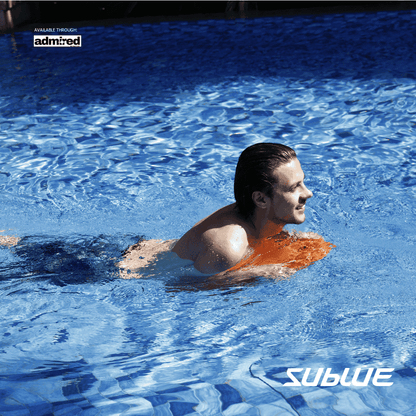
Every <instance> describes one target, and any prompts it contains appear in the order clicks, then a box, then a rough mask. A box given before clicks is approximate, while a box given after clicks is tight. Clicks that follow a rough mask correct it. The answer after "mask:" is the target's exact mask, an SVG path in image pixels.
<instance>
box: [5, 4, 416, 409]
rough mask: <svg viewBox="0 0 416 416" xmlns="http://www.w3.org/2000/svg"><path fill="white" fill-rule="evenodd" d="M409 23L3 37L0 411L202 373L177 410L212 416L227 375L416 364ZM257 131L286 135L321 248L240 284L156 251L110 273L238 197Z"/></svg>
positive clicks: (122, 404)
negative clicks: (131, 249)
mask: <svg viewBox="0 0 416 416" xmlns="http://www.w3.org/2000/svg"><path fill="white" fill-rule="evenodd" d="M415 19H416V14H415V13H414V12H400V13H393V12H392V13H370V14H362V15H359V14H357V15H354V14H350V15H334V16H301V17H285V18H267V19H254V20H244V21H219V22H215V21H207V22H194V23H191V22H176V23H169V24H161V25H133V26H115V27H112V28H108V27H107V28H92V27H89V28H82V29H79V31H80V33H81V34H82V36H83V46H82V48H80V49H75V48H73V49H70V50H67V49H65V50H63V49H59V48H51V49H47V48H32V46H31V45H32V41H33V34H32V33H29V32H24V33H16V34H14V35H6V36H4V37H3V38H1V39H0V55H1V56H2V57H3V59H2V61H1V62H0V71H1V72H2V73H3V74H5V75H4V76H3V78H2V80H1V83H2V85H1V89H0V141H1V147H0V186H1V191H2V192H1V194H0V202H1V206H2V215H1V218H0V227H1V229H2V230H5V231H4V233H3V234H4V235H14V236H18V237H19V238H21V242H20V244H19V245H17V246H16V247H14V248H8V247H4V248H2V249H1V250H0V256H1V260H2V270H1V277H0V290H1V292H0V293H1V294H0V310H1V311H2V318H3V326H2V328H3V331H0V354H1V361H2V364H1V377H0V389H3V390H4V391H5V392H6V393H5V395H4V397H5V399H4V400H3V398H2V397H3V396H0V409H5V410H4V412H6V411H7V412H9V411H10V412H11V411H12V410H19V409H20V407H21V406H23V405H19V403H23V404H25V405H27V408H28V409H32V411H33V412H35V413H36V411H37V410H36V411H35V410H33V408H32V407H33V406H38V407H36V409H39V406H44V408H42V409H47V410H49V411H50V412H59V410H60V409H67V410H68V411H69V412H71V411H72V412H75V411H78V410H79V409H82V410H88V409H87V408H86V407H85V406H87V405H86V404H85V403H84V402H83V401H82V400H84V399H87V400H88V403H90V404H89V405H88V406H90V408H91V407H95V408H97V409H98V408H100V406H103V404H102V401H103V400H104V399H105V400H110V401H111V403H109V402H106V403H107V405H108V406H110V407H108V409H110V410H111V411H110V410H108V413H106V414H117V413H121V412H124V411H126V412H127V411H129V409H130V410H131V411H132V412H134V411H136V412H137V413H135V414H145V413H146V412H150V414H152V413H151V412H152V406H153V407H157V406H165V405H166V403H167V402H168V399H166V397H167V396H166V395H165V396H163V395H160V397H159V396H158V393H157V392H160V391H164V390H166V389H171V388H177V386H183V385H186V386H187V387H186V388H187V389H188V388H189V389H190V390H189V391H191V390H192V388H191V387H189V386H191V385H193V384H195V383H196V384H195V385H197V386H198V387H195V386H194V387H193V389H194V390H192V391H196V390H198V392H199V393H195V396H192V397H193V399H192V400H194V401H192V400H191V397H190V394H191V393H189V397H188V396H186V395H184V396H183V397H184V398H183V400H184V401H185V402H186V403H185V404H189V403H193V406H194V407H195V406H199V407H198V408H197V409H199V410H200V411H201V412H202V413H203V409H204V406H208V407H209V408H210V410H211V411H213V412H214V410H215V409H217V410H216V413H220V411H221V409H222V411H224V406H223V407H222V408H221V404H218V400H217V401H215V400H216V399H215V400H214V399H212V397H214V396H215V395H217V396H218V395H223V396H221V397H222V398H224V397H225V396H226V393H225V392H226V391H228V390H227V389H231V387H230V386H234V387H233V388H236V389H237V390H238V388H240V389H242V388H243V387H241V384H238V386H240V387H238V388H237V387H236V386H237V384H233V382H230V383H229V384H224V383H226V381H227V380H240V381H241V380H252V379H253V377H254V376H255V375H256V374H257V373H256V372H255V369H256V368H257V369H259V368H260V367H261V366H262V365H263V367H264V368H265V371H266V373H265V374H266V375H267V374H269V373H268V372H267V371H268V370H267V368H269V367H276V368H280V369H282V368H288V367H308V366H309V367H313V368H318V367H332V368H334V371H337V370H339V371H342V369H343V368H345V367H351V368H355V367H357V366H370V367H371V366H372V367H394V368H395V369H403V368H404V367H414V366H415V361H414V356H415V323H414V322H415V317H416V310H415V301H414V299H415V293H414V292H415V289H414V278H415V272H416V264H415V258H416V256H415V240H416V237H415V234H416V228H415V213H416V193H415V189H416V188H415V184H416V179H415V178H416V165H415V156H416V152H415V138H414V135H415V126H416V116H415V115H416V98H415V92H416V81H415V79H416V73H415V68H414V59H413V55H414V53H413V49H414V46H413V45H414V42H413V38H412V37H411V36H409V33H411V30H412V28H413V25H414V23H415ZM363 27H365V28H366V29H365V30H362V28H363ZM114 39H118V40H121V39H127V40H128V44H126V45H125V44H124V43H120V42H114ZM126 42H127V41H126ZM123 45H124V46H123ZM398 45H400V46H398ZM259 142H277V143H284V144H286V145H288V146H291V147H293V148H294V149H295V150H296V152H297V154H298V157H299V160H300V162H301V163H302V167H303V170H304V172H305V174H306V177H307V181H306V184H307V186H308V187H309V188H310V189H311V190H312V191H313V192H314V197H313V198H312V199H311V200H310V201H309V202H308V205H307V208H306V218H307V220H306V221H305V223H304V224H302V225H299V226H296V229H298V230H302V231H314V232H317V233H319V234H320V235H322V236H323V237H324V238H325V240H326V241H330V242H331V243H333V244H335V245H336V246H337V247H336V249H334V250H332V252H331V253H330V255H329V256H328V257H326V258H325V259H323V260H321V261H319V262H317V263H316V264H314V265H312V266H310V267H309V268H308V269H305V270H302V271H300V272H298V273H297V274H296V275H295V276H294V277H293V278H292V279H290V280H285V281H275V280H271V279H260V278H258V279H255V278H254V277H253V279H251V280H250V282H247V284H241V285H239V286H233V287H218V286H216V287H214V286H213V285H212V284H211V283H210V282H209V281H208V280H207V279H205V278H197V277H193V276H192V273H191V272H189V270H184V269H179V270H178V269H176V268H174V267H171V268H170V267H169V264H167V265H165V266H164V268H163V270H162V269H159V271H158V272H157V273H156V276H147V277H145V278H143V279H141V280H135V279H131V280H122V279H119V278H118V269H117V267H116V265H115V263H116V262H117V259H120V258H121V254H122V252H123V250H125V249H126V248H127V247H128V246H129V245H131V244H133V243H135V242H137V241H138V240H139V239H140V238H146V239H152V238H158V239H171V238H179V237H180V236H181V235H182V234H183V233H184V232H186V231H187V230H188V229H189V228H190V227H191V226H192V225H193V224H194V223H195V222H197V221H199V220H200V219H201V218H203V217H204V216H206V215H208V214H210V213H211V212H213V211H214V210H216V209H218V208H220V207H222V206H224V205H226V204H229V203H232V202H234V198H233V179H234V170H235V166H236V163H237V159H238V156H239V155H240V153H241V151H242V150H244V149H245V148H246V147H248V146H249V145H252V144H254V143H259ZM288 228H289V229H290V228H292V227H291V226H289V227H288ZM293 228H295V227H293ZM161 267H162V266H161ZM266 363H267V366H268V367H267V366H266ZM266 367H267V368H266ZM250 371H251V373H250ZM258 371H260V370H258ZM270 371H271V370H270ZM280 372H283V370H281V371H280ZM258 374H260V373H258ZM250 377H251V378H250ZM259 377H260V376H259ZM247 382H248V381H247ZM198 383H202V384H198ZM204 383H205V384H204ZM53 386H55V387H53ZM56 386H58V387H56ZM175 386H176V387H175ZM224 386H225V387H224ZM265 386H266V385H265ZM52 387H53V388H52ZM265 388H266V387H265ZM184 389H185V388H184ZM185 390H186V389H185ZM239 391H240V393H241V391H243V390H239ZM218 392H220V393H221V394H220V393H218ZM166 394H168V393H166ZM169 394H173V393H169ZM175 394H180V392H179V390H178V391H176V393H175ZM182 394H185V393H182ZM230 394H231V393H230ZM241 394H242V393H241ZM270 394H271V393H270ZM273 394H274V393H273ZM357 394H358V393H357ZM380 394H381V393H380ZM123 395H124V396H123ZM126 396H128V397H126ZM162 396H163V397H165V399H163V397H162ZM185 396H186V397H185ZM217 396H215V397H217ZM161 397H162V398H161ZM181 397H182V396H181ZM210 397H211V398H210ZM227 397H234V396H232V395H231V396H227ZM236 397H237V396H236ZM238 397H240V396H238ZM245 397H248V396H245ZM262 397H263V401H262V402H261V403H263V404H264V403H267V400H266V396H265V395H263V396H262ZM363 397H364V396H363ZM363 397H362V399H363V400H364V398H363ZM409 397H410V396H409ZM145 398H146V399H145ZM72 399H73V400H78V402H76V401H75V402H70V400H72ZM133 399H134V400H133ZM13 400H14V401H13ZM129 400H130V401H129ZM163 400H165V401H164V402H163ZM171 400H174V399H171ZM224 400H225V399H224ZM240 400H241V399H240ZM270 400H271V399H270ZM275 400H277V399H275ZM380 400H381V399H380ZM408 400H410V399H408ZM12 401H13V402H12ZM364 401H365V400H364ZM77 403H78V404H77ZM149 403H150V404H149ZM172 403H174V402H171V404H170V411H172V412H173V414H174V415H175V416H176V415H178V414H187V413H186V412H187V411H188V410H189V412H188V413H190V412H191V410H190V409H193V407H192V406H191V407H189V409H188V408H186V409H185V408H181V409H182V410H180V411H179V410H178V409H179V407H178V408H177V407H175V406H179V405H173V404H172ZM198 403H199V404H198ZM203 403H205V405H204V404H203ZM207 403H208V404H207ZM223 403H224V402H223ZM236 403H239V402H238V400H237V398H236V399H235V402H234V404H236ZM253 403H254V401H250V400H249V399H247V400H246V404H247V406H249V405H250V406H252V405H253V406H254V405H255V403H254V404H253ZM385 403H387V404H385V406H386V407H385V408H383V409H384V410H385V409H387V410H395V409H394V406H393V407H388V406H389V405H388V403H389V402H388V401H386V402H385ZM409 403H410V404H409ZM412 403H413V402H410V401H409V402H407V404H408V406H411V405H412V406H413V404H412ZM257 404H260V402H259V403H257ZM367 404H368V403H367ZM31 406H32V407H31ZM71 406H73V407H74V409H72V408H71ZM83 406H84V407H83ZM111 406H112V407H111ZM135 406H136V407H135ZM166 406H167V405H166ZM215 406H217V407H218V408H216V407H215ZM368 406H370V404H368ZM415 406H416V404H415ZM185 407H186V406H185ZM412 408H413V407H412ZM70 409H72V410H70ZM135 409H136V410H135ZM138 409H141V410H140V412H144V413H140V412H139V410H138ZM146 409H147V410H146ZM172 409H176V410H172ZM184 409H185V410H186V412H185V410H184ZM247 409H248V408H247ZM247 409H246V410H247ZM371 409H373V410H374V408H371V406H370V410H371ZM383 409H381V408H380V409H376V410H383ZM409 409H411V407H408V410H409ZM408 410H406V411H408ZM192 411H193V410H192ZM247 411H248V410H247ZM340 411H341V410H340ZM175 412H176V413H175ZM5 414H7V413H5ZM74 414H75V413H74ZM126 414H127V413H126ZM146 414H147V413H146ZM253 414H255V413H253ZM256 414H257V413H256Z"/></svg>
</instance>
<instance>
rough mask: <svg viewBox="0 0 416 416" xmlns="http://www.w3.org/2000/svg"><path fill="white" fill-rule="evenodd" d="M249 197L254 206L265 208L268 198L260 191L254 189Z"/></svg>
mask: <svg viewBox="0 0 416 416" xmlns="http://www.w3.org/2000/svg"><path fill="white" fill-rule="evenodd" d="M251 198H252V199H253V202H254V204H255V205H256V207H259V208H261V209H266V208H267V206H268V203H269V199H270V198H269V197H267V196H266V195H265V194H264V193H263V192H261V191H254V192H253V193H252V194H251Z"/></svg>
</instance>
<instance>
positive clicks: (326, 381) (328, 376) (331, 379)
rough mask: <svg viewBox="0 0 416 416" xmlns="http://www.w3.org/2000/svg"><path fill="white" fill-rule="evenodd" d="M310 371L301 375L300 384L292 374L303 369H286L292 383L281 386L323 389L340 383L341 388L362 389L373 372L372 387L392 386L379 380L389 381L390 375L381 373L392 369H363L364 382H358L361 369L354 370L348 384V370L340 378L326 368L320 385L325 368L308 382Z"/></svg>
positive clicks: (392, 369)
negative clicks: (317, 387) (353, 387)
mask: <svg viewBox="0 0 416 416" xmlns="http://www.w3.org/2000/svg"><path fill="white" fill-rule="evenodd" d="M311 370H312V369H311V368H306V369H305V373H304V374H303V377H302V382H300V381H299V380H298V379H297V378H296V377H295V376H294V375H293V374H292V373H298V372H301V371H303V368H288V369H287V372H286V373H287V375H288V377H289V378H290V379H291V380H292V382H293V383H285V384H283V386H285V387H300V386H308V387H311V386H313V387H315V386H318V385H320V386H324V387H330V386H336V385H337V384H338V383H340V382H341V386H346V387H348V386H350V385H353V386H357V387H362V386H367V385H368V383H369V381H370V380H371V376H372V375H373V372H374V370H376V371H375V373H374V375H373V377H372V383H373V384H374V386H391V385H392V384H393V382H383V381H380V380H386V379H389V378H390V377H391V374H382V373H391V372H392V371H394V368H377V369H375V368H367V369H365V370H367V374H366V375H365V378H364V381H358V377H359V375H360V372H361V368H357V369H356V370H355V373H354V376H353V378H352V381H348V382H347V381H346V380H347V376H348V373H349V371H350V369H349V368H346V369H344V372H343V373H342V375H341V376H340V375H338V374H332V373H331V371H332V368H327V369H326V371H325V374H324V376H323V378H322V380H321V383H320V384H319V381H320V379H321V376H322V374H323V372H324V370H325V368H319V369H318V372H317V373H316V375H315V378H314V379H313V381H309V375H310V372H311Z"/></svg>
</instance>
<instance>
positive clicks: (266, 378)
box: [0, 362, 416, 416]
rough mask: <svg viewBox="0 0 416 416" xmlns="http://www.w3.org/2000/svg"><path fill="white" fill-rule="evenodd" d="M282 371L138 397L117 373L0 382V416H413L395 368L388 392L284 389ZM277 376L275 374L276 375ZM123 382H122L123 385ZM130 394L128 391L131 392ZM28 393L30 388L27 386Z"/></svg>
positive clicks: (408, 373)
mask: <svg viewBox="0 0 416 416" xmlns="http://www.w3.org/2000/svg"><path fill="white" fill-rule="evenodd" d="M287 368H288V367H278V368H276V367H267V366H264V365H263V364H262V363H261V362H255V363H253V364H252V365H251V366H250V370H248V371H247V372H246V373H245V374H241V375H242V378H239V379H231V380H228V381H227V382H226V383H222V384H211V383H208V382H204V381H203V380H200V379H195V380H189V381H187V382H183V383H178V384H175V383H172V384H171V385H170V387H168V388H164V389H162V390H158V391H153V392H151V393H150V392H148V393H143V391H144V390H143V387H140V386H139V385H136V384H135V382H133V381H132V379H131V378H130V377H129V375H125V376H123V377H117V378H113V379H108V374H107V377H106V378H105V379H103V380H100V379H98V378H96V377H94V376H92V375H89V376H88V375H87V376H85V377H83V378H81V379H80V380H77V381H76V382H74V381H72V382H69V381H67V384H64V385H61V386H60V387H57V386H55V390H53V391H47V388H46V387H47V386H48V385H49V387H51V386H52V385H53V383H52V380H49V381H46V380H44V382H43V383H42V385H43V386H45V388H46V389H45V390H44V389H40V390H39V386H36V385H35V384H34V383H33V384H32V385H30V384H26V386H25V388H21V387H18V386H17V385H14V383H5V382H4V381H3V382H1V383H0V415H1V416H16V415H17V416H20V415H22V416H25V415H30V416H33V415H36V416H50V415H54V416H61V415H62V416H63V415H79V416H81V415H82V416H90V415H91V416H92V415H98V414H99V415H109V416H110V415H111V416H112V415H126V416H127V415H137V416H152V415H155V416H185V415H189V416H192V415H204V416H217V415H224V416H234V415H253V416H254V415H262V416H274V415H276V416H289V415H294V416H295V415H300V416H338V415H345V416H358V415H361V416H400V415H409V416H412V415H415V414H416V371H415V370H414V369H412V368H401V369H397V370H395V371H394V372H393V373H392V377H391V378H390V380H389V381H393V385H392V386H389V387H375V386H373V385H372V384H371V383H369V384H368V386H365V387H354V386H350V387H344V386H340V385H338V386H333V387H320V386H317V387H303V386H302V387H285V386H283V384H284V383H286V382H288V381H290V380H289V379H288V378H287V377H286V370H287ZM276 371H277V373H276ZM127 379H129V381H130V383H127ZM133 385H134V386H135V388H132V386H133ZM31 387H32V388H31Z"/></svg>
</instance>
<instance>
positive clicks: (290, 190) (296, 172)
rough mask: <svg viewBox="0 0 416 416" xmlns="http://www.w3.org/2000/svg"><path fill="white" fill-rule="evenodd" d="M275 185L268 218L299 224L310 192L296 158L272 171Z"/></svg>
mask: <svg viewBox="0 0 416 416" xmlns="http://www.w3.org/2000/svg"><path fill="white" fill-rule="evenodd" d="M273 178H274V180H275V183H276V184H275V185H274V187H273V191H272V192H273V193H272V198H271V210H270V220H271V221H273V222H275V223H282V222H283V223H286V224H301V223H303V222H304V221H305V203H306V200H307V199H309V198H311V197H312V195H313V194H312V192H311V191H310V190H309V189H308V188H307V187H306V186H305V184H304V182H303V181H304V179H305V175H304V173H303V170H302V167H301V165H300V162H299V160H298V159H293V160H291V161H290V162H289V163H286V164H284V165H281V166H279V167H277V168H276V169H275V171H274V172H273Z"/></svg>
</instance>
